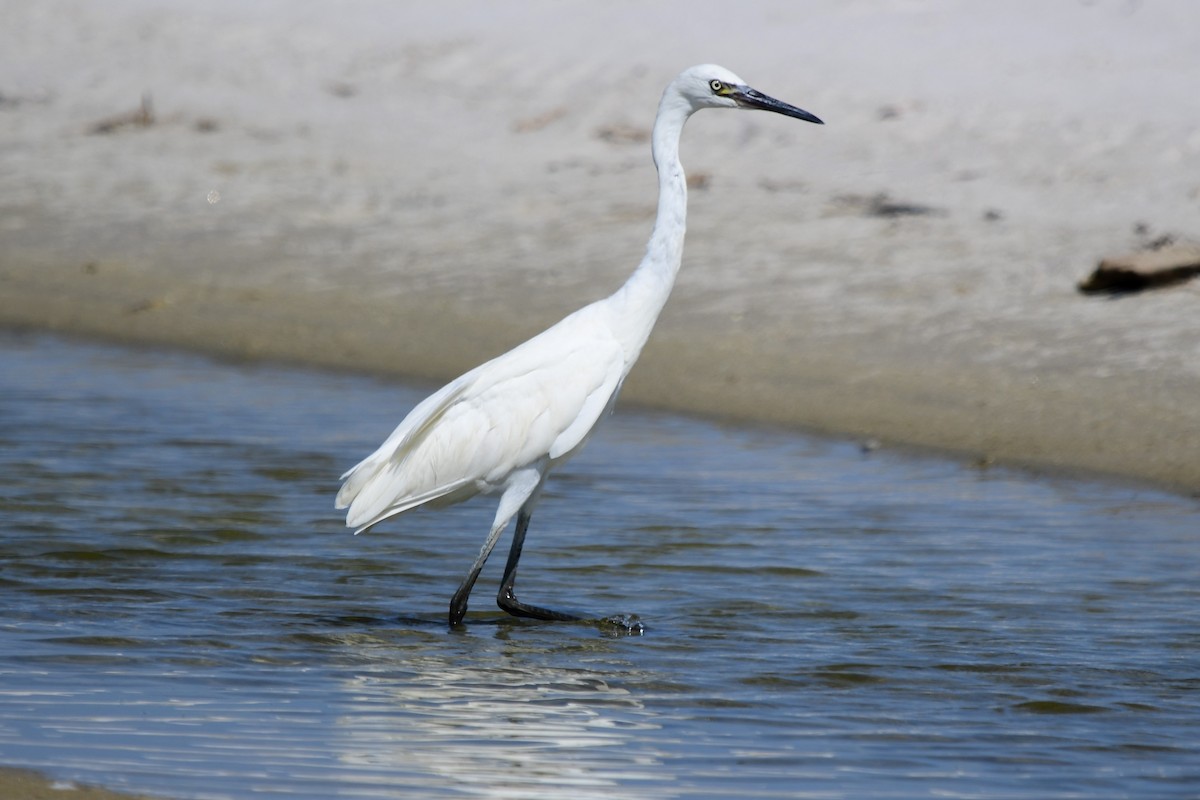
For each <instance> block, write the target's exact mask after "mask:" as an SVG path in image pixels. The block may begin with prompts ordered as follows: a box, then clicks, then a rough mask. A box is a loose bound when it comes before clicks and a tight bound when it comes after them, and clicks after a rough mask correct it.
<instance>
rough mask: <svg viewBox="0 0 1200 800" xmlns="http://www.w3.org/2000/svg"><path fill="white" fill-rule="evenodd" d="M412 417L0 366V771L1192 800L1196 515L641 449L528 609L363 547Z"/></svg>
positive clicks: (197, 380)
mask: <svg viewBox="0 0 1200 800" xmlns="http://www.w3.org/2000/svg"><path fill="white" fill-rule="evenodd" d="M423 394H424V392H423V391H417V390H412V389H409V388H406V387H403V386H396V385H392V384H388V383H384V382H379V381H373V380H369V379H363V378H356V377H349V376H343V375H330V374H321V373H312V372H305V371H299V370H288V369H282V368H274V367H263V366H236V365H228V364H220V363H214V362H211V361H208V360H205V359H201V358H195V357H191V356H181V355H175V354H162V353H155V352H148V351H129V350H121V349H116V348H108V347H97V346H90V345H80V344H73V343H64V342H61V341H57V340H54V339H47V338H42V337H22V336H14V335H7V336H3V337H0V529H2V531H3V535H2V537H0V604H2V610H3V616H2V618H0V762H2V763H6V764H10V765H16V766H28V767H35V768H39V769H43V770H46V771H48V772H49V773H50V774H51V775H54V776H57V777H62V778H71V779H79V780H85V781H89V782H96V783H101V784H105V785H107V786H110V787H116V788H126V789H130V790H138V791H143V792H150V793H156V794H162V795H166V796H172V797H178V798H252V797H260V796H270V797H286V798H313V799H314V800H316V799H318V798H319V799H320V800H326V799H327V798H332V797H339V798H408V797H510V798H538V797H545V798H563V797H572V798H588V797H596V798H685V797H689V798H690V797H714V798H792V797H820V798H867V797H896V798H906V797H930V796H943V797H974V798H1016V797H1038V798H1067V797H1086V798H1093V797H1136V798H1149V797H1195V796H1197V795H1200V568H1198V564H1200V504H1198V503H1197V501H1195V500H1194V499H1186V498H1179V497H1175V496H1171V495H1166V494H1159V493H1155V492H1152V491H1147V490H1137V489H1132V488H1127V487H1115V486H1112V485H1106V484H1099V483H1086V482H1072V481H1067V480H1061V479H1053V480H1051V479H1046V478H1038V477H1034V476H1028V475H1024V474H1017V473H1012V472H1007V471H999V470H989V471H983V472H981V471H977V470H974V469H971V468H969V467H966V466H964V465H962V464H959V463H954V462H951V461H943V460H937V459H925V458H914V457H912V456H909V455H898V454H891V453H887V452H876V453H873V454H870V455H864V454H862V453H861V452H860V451H859V449H858V448H857V447H856V446H853V445H850V444H843V443H836V442H829V441H823V440H817V439H810V438H804V437H799V436H793V435H791V434H787V433H780V432H778V431H765V430H739V429H735V428H727V427H720V426H716V425H712V424H708V423H704V422H697V421H692V420H684V419H679V418H676V417H671V416H665V415H645V414H637V413H630V412H620V413H618V414H617V415H616V416H615V417H614V418H613V419H611V420H609V421H608V422H606V423H605V425H604V427H603V428H602V430H601V432H600V434H598V435H597V436H596V437H595V439H594V440H593V441H592V442H591V444H590V445H589V446H588V449H587V450H585V452H584V453H583V454H582V455H581V456H580V457H579V458H578V459H577V460H575V461H574V462H572V463H571V464H570V465H568V466H567V467H566V469H564V470H562V471H561V472H560V473H558V474H557V475H555V476H554V477H553V478H552V479H551V481H550V483H549V486H548V491H547V493H546V495H545V496H544V499H543V501H542V504H541V505H540V507H539V509H538V512H537V514H535V515H534V518H533V525H532V527H531V529H530V537H529V540H528V542H527V545H526V551H525V556H524V558H523V560H522V569H521V580H520V583H519V589H520V590H521V596H522V598H523V599H525V600H528V601H530V602H535V603H543V604H546V605H549V606H551V607H556V608H562V609H563V610H570V611H575V612H579V613H585V614H593V615H596V616H601V615H608V614H620V613H634V614H637V615H639V616H640V617H641V619H642V620H643V622H644V623H645V625H646V631H645V635H643V636H641V637H620V636H613V635H611V632H610V631H606V630H604V629H602V628H601V627H600V626H598V625H595V624H589V623H578V624H576V623H540V622H530V621H522V620H515V619H511V618H508V617H506V616H504V615H502V614H501V613H500V612H499V611H498V610H496V609H495V606H494V604H493V602H492V596H493V594H494V592H495V588H496V585H497V583H498V580H499V575H498V571H499V568H500V567H501V566H502V565H503V555H504V548H505V543H504V542H503V541H502V543H501V545H500V547H499V548H498V550H497V553H496V555H495V556H494V557H493V563H492V564H490V565H489V568H488V569H487V570H486V571H485V572H484V575H483V578H482V579H481V580H480V583H479V585H478V586H477V588H476V591H475V594H474V596H473V602H472V607H471V613H470V614H469V615H468V617H467V625H466V626H465V628H463V629H462V630H459V631H448V630H447V629H446V627H445V622H444V618H445V613H446V605H447V603H448V601H449V597H450V594H451V593H452V592H453V590H454V588H455V586H456V585H457V584H458V581H459V580H460V579H461V577H462V574H463V573H464V572H465V571H466V569H467V567H468V566H469V564H470V562H471V560H472V558H473V557H474V556H475V554H476V552H477V551H478V548H479V546H480V544H481V543H482V541H483V538H484V534H485V533H486V530H487V527H488V524H489V522H490V520H491V516H492V513H493V511H494V505H493V502H492V501H491V500H489V499H484V500H482V501H475V502H474V503H471V504H468V505H465V506H459V507H456V508H453V509H448V510H445V511H441V512H428V513H417V514H414V515H408V516H406V517H403V518H400V519H398V520H395V521H393V522H390V523H387V524H384V525H382V526H380V527H379V528H376V529H375V530H373V531H371V532H370V533H367V534H364V535H362V536H358V537H355V536H352V535H351V534H350V533H348V532H346V531H345V529H344V528H343V527H342V520H341V518H340V517H339V515H338V514H337V513H336V512H334V510H333V508H332V501H333V494H334V492H335V491H336V488H337V476H338V475H339V474H340V473H341V472H342V471H343V470H345V469H346V468H347V467H349V466H351V465H352V464H353V463H355V462H356V461H357V460H358V459H359V458H361V457H362V456H364V455H366V453H368V452H369V451H370V450H372V449H373V448H374V447H375V446H376V445H377V444H378V443H379V442H380V441H381V440H382V439H383V438H384V437H385V436H386V435H387V434H388V433H389V432H390V430H391V428H392V427H393V426H394V425H395V423H396V422H398V421H399V419H400V418H401V417H402V416H403V414H404V412H406V411H407V410H408V408H409V407H411V406H412V405H413V404H414V403H415V402H416V401H417V400H419V399H420V398H421V396H423Z"/></svg>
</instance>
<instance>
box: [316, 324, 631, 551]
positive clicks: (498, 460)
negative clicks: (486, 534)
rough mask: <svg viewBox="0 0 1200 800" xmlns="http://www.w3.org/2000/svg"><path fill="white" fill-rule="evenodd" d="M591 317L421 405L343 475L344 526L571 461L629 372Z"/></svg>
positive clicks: (366, 523)
mask: <svg viewBox="0 0 1200 800" xmlns="http://www.w3.org/2000/svg"><path fill="white" fill-rule="evenodd" d="M598 311H599V309H595V308H594V307H593V306H589V307H586V308H583V309H581V310H580V311H577V312H576V313H574V314H572V315H571V316H569V317H567V318H566V319H564V320H563V321H562V322H560V323H558V324H557V325H555V326H554V327H552V328H550V329H548V330H546V331H545V332H543V333H541V334H539V335H538V336H535V337H534V338H533V339H530V340H529V341H527V342H525V343H524V344H522V345H520V346H518V347H517V348H515V349H514V350H511V351H509V352H508V353H505V354H504V355H502V356H499V357H497V358H495V359H493V360H492V361H489V362H487V363H486V364H483V365H482V366H479V367H477V368H475V369H473V370H471V371H470V372H468V373H467V374H465V375H463V376H462V377H460V378H458V379H457V380H455V381H453V382H451V383H450V384H448V385H446V386H445V387H443V388H442V389H441V390H439V391H438V392H436V393H435V394H433V395H431V396H430V397H429V398H427V399H426V400H424V401H423V402H421V403H420V404H419V405H418V406H417V407H416V408H414V409H413V410H412V412H410V413H409V415H408V416H407V417H406V418H405V419H404V421H403V422H401V423H400V425H399V426H398V427H397V428H396V430H395V431H393V432H392V435H391V436H389V437H388V439H387V441H385V442H384V443H383V444H382V445H381V446H380V447H379V449H378V450H376V451H375V452H374V453H372V454H371V455H370V456H368V457H367V458H366V459H364V460H363V461H362V463H360V464H358V465H357V466H356V467H354V468H353V469H351V470H349V471H348V472H347V473H346V474H345V475H343V476H342V477H343V479H345V483H344V484H343V485H342V488H341V491H339V492H338V496H337V507H338V508H346V507H349V511H348V513H347V515H346V524H347V525H349V526H351V527H355V528H358V529H359V530H363V529H365V528H368V527H370V526H372V525H374V524H375V523H377V522H380V521H381V520H383V519H386V518H387V517H391V516H393V515H395V514H399V513H402V512H404V511H407V510H408V509H411V508H414V507H416V506H419V505H422V504H424V503H430V502H435V501H436V502H437V503H438V504H441V505H444V504H449V503H453V502H458V501H459V500H464V499H466V498H468V497H471V496H473V495H475V494H478V493H480V492H488V491H494V490H497V489H501V488H503V487H504V486H505V481H506V479H507V478H508V476H509V475H510V474H511V473H512V472H514V471H515V470H518V469H522V468H524V467H528V466H530V465H532V464H536V463H538V462H543V463H544V464H546V465H547V466H548V465H549V464H550V463H552V462H555V461H559V460H562V459H564V458H567V457H568V456H570V455H571V454H572V453H574V451H576V450H577V449H578V448H579V447H580V446H581V445H582V444H583V443H584V442H585V441H586V439H587V436H588V434H589V433H590V432H591V430H592V428H593V427H594V426H595V424H596V422H597V421H598V420H599V419H600V417H601V416H602V415H603V414H604V412H605V411H606V410H608V409H609V408H611V406H612V403H613V401H614V400H615V398H616V394H617V391H618V390H619V389H620V385H621V381H622V379H623V378H624V376H625V371H626V354H625V353H624V351H623V349H622V348H621V346H620V344H619V343H618V342H617V340H616V339H615V338H614V337H613V336H612V334H611V332H610V329H609V327H608V325H607V324H606V323H605V321H604V315H602V314H600V313H598Z"/></svg>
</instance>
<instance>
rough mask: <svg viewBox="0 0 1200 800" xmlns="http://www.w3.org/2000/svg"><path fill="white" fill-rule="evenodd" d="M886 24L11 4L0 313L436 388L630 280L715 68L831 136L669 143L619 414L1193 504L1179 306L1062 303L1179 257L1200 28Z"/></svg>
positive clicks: (840, 16) (868, 18)
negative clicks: (643, 341) (677, 218)
mask: <svg viewBox="0 0 1200 800" xmlns="http://www.w3.org/2000/svg"><path fill="white" fill-rule="evenodd" d="M872 9H873V10H872V11H870V12H867V11H862V10H857V9H856V8H854V7H849V6H845V5H844V4H839V3H835V2H832V0H830V2H827V3H818V4H806V5H805V6H804V8H803V9H800V8H798V7H796V8H794V7H793V6H791V5H789V4H784V3H769V2H759V3H751V4H749V5H746V6H745V7H744V9H742V10H739V12H738V16H739V23H738V25H736V26H730V25H729V24H728V20H726V19H724V14H725V12H724V10H723V9H720V8H718V7H713V8H712V9H707V8H704V9H697V8H696V7H694V6H693V5H690V4H685V3H682V2H667V3H662V4H658V5H656V6H655V7H654V8H653V9H652V10H649V11H647V10H645V9H640V8H637V7H634V6H628V7H625V6H620V7H616V8H611V7H605V8H588V9H586V10H581V9H578V8H572V9H567V8H564V7H560V6H559V5H558V4H554V3H551V2H523V3H519V4H511V5H506V6H505V7H503V8H498V7H493V6H491V5H488V4H485V3H482V2H478V3H468V4H467V6H465V7H464V9H463V11H462V13H460V14H458V15H456V16H455V17H454V18H452V19H446V18H442V17H440V16H438V14H437V12H436V11H435V10H433V9H413V8H395V7H393V6H391V5H390V4H386V3H381V2H379V3H375V2H367V3H361V4H356V5H355V6H353V7H351V8H347V9H341V8H339V9H338V10H336V11H334V10H333V9H332V8H331V9H327V10H326V9H323V8H322V7H307V6H303V7H301V6H296V5H294V4H290V3H285V2H277V3H271V2H266V3H262V4H257V5H255V6H254V7H252V8H250V9H246V8H243V7H242V6H241V5H240V4H237V3H233V2H218V3H213V4H205V5H204V7H195V8H189V9H187V10H180V9H170V10H163V9H161V8H159V7H158V4H155V3H151V2H143V1H142V0H122V2H118V3H111V4H105V5H104V6H103V7H98V6H95V5H93V4H88V3H83V2H78V0H75V1H69V0H54V1H53V2H47V3H39V4H23V5H18V6H13V7H11V8H9V9H7V10H5V12H4V14H5V17H6V19H5V25H4V26H3V29H4V33H2V34H0V37H3V41H4V45H5V46H4V47H3V48H0V66H3V69H2V70H0V74H3V75H4V76H5V78H4V83H3V84H0V98H2V99H0V137H2V143H3V146H2V147H0V176H2V177H3V183H4V185H5V187H6V191H5V192H4V194H3V197H2V198H0V242H2V243H3V244H2V245H0V281H2V284H0V285H2V287H3V290H2V292H0V324H3V325H5V326H9V327H22V328H33V329H43V330H51V331H60V332H65V333H70V334H76V335H84V336H98V337H104V338H108V339H114V340H118V341H125V342H133V343H144V344H152V345H167V346H177V347H186V348H190V349H198V350H204V351H209V352H213V353H218V354H222V355H226V356H231V357H236V358H264V359H283V360H289V361H295V362H301V363H307V364H313V365H317V366H321V367H334V368H341V369H352V370H371V371H377V372H381V373H389V374H395V375H403V376H408V377H413V378H418V379H428V380H430V381H439V380H443V379H447V378H450V377H453V376H454V375H456V374H458V373H460V372H461V371H463V370H465V369H467V368H469V367H471V366H474V365H475V364H477V363H480V362H481V361H483V360H485V359H486V358H488V357H491V356H493V355H496V354H498V353H500V352H503V351H504V350H506V349H508V348H509V347H511V346H512V345H514V344H516V343H518V342H519V341H521V340H522V339H523V338H524V337H526V336H528V335H531V334H533V333H535V332H537V331H538V330H540V329H542V328H544V327H545V326H547V325H549V324H551V323H552V322H554V321H556V320H557V319H558V318H560V317H561V316H562V315H563V314H565V313H567V312H569V311H570V310H572V309H574V308H576V307H578V306H580V305H582V304H584V303H585V302H588V301H590V300H592V299H595V298H597V297H600V296H603V295H604V294H606V293H608V292H609V291H611V290H612V289H614V288H615V287H616V286H618V285H619V284H620V282H621V281H622V280H623V279H624V278H625V276H626V275H627V274H628V272H629V270H630V269H631V268H632V267H633V266H634V265H635V264H636V263H637V261H638V259H639V258H640V255H641V249H642V246H643V243H644V241H645V237H646V235H647V234H648V232H649V228H650V225H651V222H652V218H653V212H654V187H655V184H654V178H653V169H652V165H651V163H650V159H649V153H648V149H649V148H648V144H647V142H646V139H645V137H646V135H647V133H648V130H649V125H650V123H651V121H652V116H653V111H654V107H655V104H656V102H657V99H658V95H659V94H660V92H661V89H662V86H663V85H664V84H665V83H666V81H667V80H669V79H670V78H671V77H672V76H673V75H674V74H675V73H676V72H677V71H678V70H679V69H680V68H682V67H684V66H687V65H689V64H692V63H696V62H701V61H710V60H711V61H718V62H721V63H723V64H724V65H725V66H728V67H731V68H733V69H734V70H735V71H737V72H739V73H740V74H741V75H742V76H743V77H744V78H746V79H747V80H748V81H749V82H750V83H751V84H753V85H755V86H756V87H757V88H760V89H761V90H763V91H765V92H767V93H769V94H773V95H775V96H778V97H780V98H782V99H785V100H788V101H790V102H793V103H795V104H797V105H800V106H802V107H804V108H807V109H809V110H811V111H813V112H815V113H817V114H818V115H820V116H822V117H823V118H825V119H826V121H827V125H826V126H824V127H821V128H818V127H816V126H812V125H805V124H803V123H799V122H796V121H794V120H788V119H785V118H782V117H774V116H770V115H766V114H750V113H740V114H734V113H724V114H722V113H718V112H706V113H704V114H701V115H699V116H697V117H696V118H695V119H694V120H693V121H692V122H691V123H690V124H689V128H688V130H687V131H686V132H685V136H684V139H685V141H684V146H683V156H684V162H685V166H686V167H687V168H688V170H689V175H690V176H691V177H692V179H693V180H692V183H693V185H692V191H691V198H690V199H691V210H690V217H689V234H688V242H687V248H686V251H685V260H684V266H683V269H682V272H681V275H680V280H679V284H678V285H677V288H676V292H675V294H674V296H673V297H672V299H671V302H670V303H669V304H668V307H667V309H666V311H665V313H664V315H663V317H662V319H661V321H660V324H659V327H658V329H657V330H656V332H655V334H654V335H653V337H652V338H651V341H650V344H649V346H648V347H647V349H646V351H645V353H644V356H643V359H642V362H641V363H640V364H639V365H638V367H637V368H636V369H635V370H634V372H633V374H632V375H631V377H630V379H629V381H628V383H627V385H626V388H625V392H624V394H623V402H624V403H626V404H633V403H636V404H642V405H648V406H654V407H660V408H670V409H677V410H680V411H685V412H692V413H699V414H705V415H712V416H716V417H724V418H730V419H737V420H743V421H754V422H765V423H773V424H775V423H777V424H784V425H791V426H800V427H803V428H807V429H810V430H816V431H823V432H830V433H834V434H838V435H847V436H852V437H858V438H861V439H864V440H866V439H872V440H878V441H880V442H882V443H884V444H896V445H915V446H920V447H932V448H938V449H941V450H947V451H951V452H955V453H961V454H964V456H965V457H967V458H970V459H972V460H980V461H983V462H991V461H999V462H1004V463H1012V464H1020V465H1027V466H1033V467H1038V468H1053V469H1069V470H1085V471H1094V472H1098V473H1104V474H1109V475H1115V476H1123V477H1127V478H1134V479H1142V480H1148V481H1153V482H1155V483H1158V484H1160V485H1164V486H1169V487H1173V488H1176V489H1180V490H1183V491H1188V492H1194V491H1196V490H1197V489H1200V404H1197V403H1196V402H1195V398H1196V397H1197V396H1200V352H1198V346H1197V342H1198V341H1200V314H1197V313H1196V304H1197V300H1198V299H1200V283H1188V284H1184V285H1181V286H1177V287H1174V288H1171V289H1167V290H1162V291H1156V292H1147V293H1144V294H1141V295H1137V296H1132V297H1129V298H1125V299H1120V300H1109V299H1104V298H1097V297H1089V296H1084V295H1082V294H1080V293H1079V292H1078V291H1077V290H1076V285H1077V283H1078V282H1079V281H1080V280H1081V279H1082V278H1084V277H1085V276H1086V275H1087V274H1088V273H1089V272H1090V271H1091V269H1092V268H1093V267H1094V266H1095V264H1096V262H1097V261H1098V260H1099V259H1100V258H1102V257H1104V256H1108V255H1112V254H1115V253H1120V252H1123V251H1127V250H1130V249H1133V248H1136V247H1138V246H1141V245H1144V244H1146V243H1147V242H1149V241H1151V240H1153V239H1155V238H1158V237H1161V236H1163V235H1175V236H1182V237H1188V236H1195V235H1197V234H1200V230H1198V229H1197V219H1200V216H1198V214H1197V212H1198V211H1200V171H1197V170H1196V169H1195V164H1196V163H1197V161H1198V159H1200V126H1198V125H1197V123H1196V122H1195V120H1194V115H1193V114H1192V113H1191V109H1192V107H1193V106H1194V103H1193V98H1192V95H1193V92H1194V86H1195V85H1196V83H1197V82H1198V81H1200V65H1198V62H1197V61H1196V60H1195V57H1194V53H1195V46H1194V45H1195V44H1196V41H1195V39H1196V35H1197V34H1196V33H1195V31H1197V30H1200V25H1197V24H1196V23H1197V22H1200V12H1197V11H1196V10H1195V7H1194V6H1193V5H1192V4H1190V3H1188V2H1186V0H1176V1H1175V2H1160V3H1154V4H1142V5H1137V6H1133V5H1128V4H1118V3H1095V4H1090V5H1085V4H1072V5H1064V6H1062V7H1055V8H1048V7H1045V6H1044V5H1043V4H1038V3H1034V2H1031V1H1029V0H1027V1H1026V2H1017V3H1014V4H1009V5H1006V6H1004V7H1003V8H994V9H980V8H978V7H977V6H967V5H966V4H959V5H955V4H947V7H946V8H945V9H938V10H932V9H926V8H924V7H923V6H922V5H921V4H911V3H902V2H896V3H894V4H892V5H891V6H890V7H888V5H887V4H880V5H878V6H872ZM680 20H682V21H680ZM718 21H719V22H720V24H716V23H717V22H718ZM598 38H599V39H600V40H602V46H600V42H598V41H597V39H598ZM404 410H405V409H397V419H398V418H399V416H400V415H401V414H402V413H403V411H404Z"/></svg>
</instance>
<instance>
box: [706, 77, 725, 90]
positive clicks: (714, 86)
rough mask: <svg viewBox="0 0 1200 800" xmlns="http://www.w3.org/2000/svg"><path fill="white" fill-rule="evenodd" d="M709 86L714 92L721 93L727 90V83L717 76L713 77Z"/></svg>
mask: <svg viewBox="0 0 1200 800" xmlns="http://www.w3.org/2000/svg"><path fill="white" fill-rule="evenodd" d="M708 88H710V89H712V90H713V94H720V93H721V92H723V91H725V84H723V83H721V82H720V81H719V80H717V79H716V78H713V79H712V80H711V81H709V82H708Z"/></svg>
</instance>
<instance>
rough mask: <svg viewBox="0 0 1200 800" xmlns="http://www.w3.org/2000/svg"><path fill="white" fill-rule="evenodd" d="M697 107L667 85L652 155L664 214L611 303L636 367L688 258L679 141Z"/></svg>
mask: <svg viewBox="0 0 1200 800" xmlns="http://www.w3.org/2000/svg"><path fill="white" fill-rule="evenodd" d="M691 115H692V108H691V107H690V106H689V104H688V103H687V101H686V100H684V98H683V97H682V95H680V93H679V92H678V91H677V90H676V89H675V88H674V86H669V87H667V90H666V92H664V93H663V98H662V102H661V103H659V107H658V116H657V117H656V118H655V120H654V133H653V135H652V141H651V153H652V154H653V156H654V165H655V166H656V167H657V168H658V216H657V217H656V218H655V220H654V230H653V232H651V234H650V241H649V242H648V243H647V244H646V255H645V256H643V257H642V263H641V264H639V265H638V268H637V269H636V270H634V272H633V275H631V276H630V277H629V280H627V281H626V282H625V285H624V286H622V287H621V288H620V289H618V290H617V291H616V293H615V294H613V295H612V296H611V297H610V298H609V299H608V302H609V303H611V305H612V308H613V311H614V312H615V313H616V314H617V315H618V316H619V318H620V320H621V324H618V325H617V326H616V328H617V330H618V335H620V336H621V337H622V339H623V341H622V344H623V345H624V346H625V352H626V353H627V354H628V355H627V358H628V363H627V367H628V366H632V365H633V362H634V360H636V359H637V357H638V354H639V353H641V350H642V346H643V345H645V344H646V339H648V338H649V337H650V331H651V329H653V328H654V323H655V321H656V320H657V319H658V315H659V312H661V311H662V309H663V306H664V305H666V303H667V297H669V296H670V294H671V287H673V286H674V285H675V276H676V275H677V274H678V273H679V265H680V263H681V262H682V260H683V237H684V234H685V233H686V231H687V178H686V177H685V176H684V174H683V165H682V164H681V163H680V162H679V137H680V134H682V133H683V125H684V123H685V122H687V120H688V117H690V116H691Z"/></svg>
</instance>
